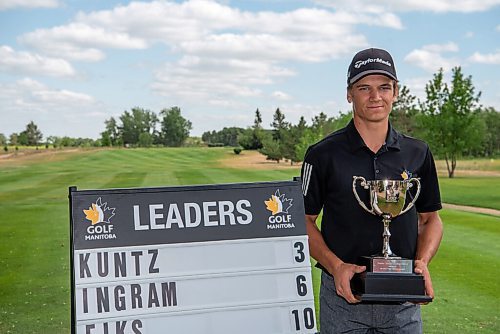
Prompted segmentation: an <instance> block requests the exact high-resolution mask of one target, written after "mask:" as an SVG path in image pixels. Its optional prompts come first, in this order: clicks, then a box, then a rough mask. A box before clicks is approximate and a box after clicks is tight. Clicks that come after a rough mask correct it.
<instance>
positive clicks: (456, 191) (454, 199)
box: [439, 177, 500, 210]
mask: <svg viewBox="0 0 500 334" xmlns="http://www.w3.org/2000/svg"><path fill="white" fill-rule="evenodd" d="M439 185H440V187H441V192H442V200H443V202H444V203H452V204H460V205H470V206H477V207H482V208H491V209H497V210H500V189H499V188H500V177H455V178H452V179H449V178H444V177H441V178H440V179H439Z"/></svg>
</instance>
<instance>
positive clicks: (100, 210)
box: [83, 197, 115, 225]
mask: <svg viewBox="0 0 500 334" xmlns="http://www.w3.org/2000/svg"><path fill="white" fill-rule="evenodd" d="M83 213H85V218H86V219H87V220H90V221H91V223H92V225H95V224H98V223H108V224H109V220H110V219H111V218H112V217H113V216H114V215H115V208H110V207H108V203H107V202H105V203H102V200H101V198H100V197H99V198H98V199H97V201H96V202H95V203H92V206H90V207H89V209H88V210H83Z"/></svg>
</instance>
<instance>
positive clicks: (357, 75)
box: [347, 48, 398, 86]
mask: <svg viewBox="0 0 500 334" xmlns="http://www.w3.org/2000/svg"><path fill="white" fill-rule="evenodd" d="M374 74H381V75H385V76H387V77H389V78H391V79H394V80H396V81H397V80H398V78H397V76H396V69H395V68H394V61H393V60H392V57H391V55H390V54H389V52H387V51H385V50H382V49H376V48H370V49H366V50H362V51H359V52H358V53H356V55H355V56H354V58H353V59H352V61H351V64H350V65H349V70H348V72H347V85H348V86H349V85H352V84H354V83H355V82H357V81H358V80H361V79H362V78H363V77H365V76H367V75H374Z"/></svg>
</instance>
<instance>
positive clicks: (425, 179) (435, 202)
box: [415, 147, 442, 212]
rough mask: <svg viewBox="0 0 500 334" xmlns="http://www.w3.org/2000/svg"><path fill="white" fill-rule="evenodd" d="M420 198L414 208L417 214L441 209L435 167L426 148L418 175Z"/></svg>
mask: <svg viewBox="0 0 500 334" xmlns="http://www.w3.org/2000/svg"><path fill="white" fill-rule="evenodd" d="M419 177H420V183H421V186H422V188H421V189H420V196H419V197H418V198H417V201H416V203H415V207H416V208H417V211H418V212H433V211H438V210H440V209H441V208H442V206H441V194H440V192H439V182H438V177H437V172H436V165H435V163H434V158H433V157H432V153H431V151H430V149H429V147H427V152H426V155H425V160H424V163H423V164H422V168H421V170H420V173H419Z"/></svg>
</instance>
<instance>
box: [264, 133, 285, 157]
mask: <svg viewBox="0 0 500 334" xmlns="http://www.w3.org/2000/svg"><path fill="white" fill-rule="evenodd" d="M262 144H263V146H262V148H261V149H259V152H260V153H261V154H264V155H265V156H266V159H267V160H273V161H276V162H277V163H279V162H280V160H281V159H283V152H282V150H281V141H279V140H274V139H273V137H272V135H267V136H265V137H264V138H263V140H262Z"/></svg>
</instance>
